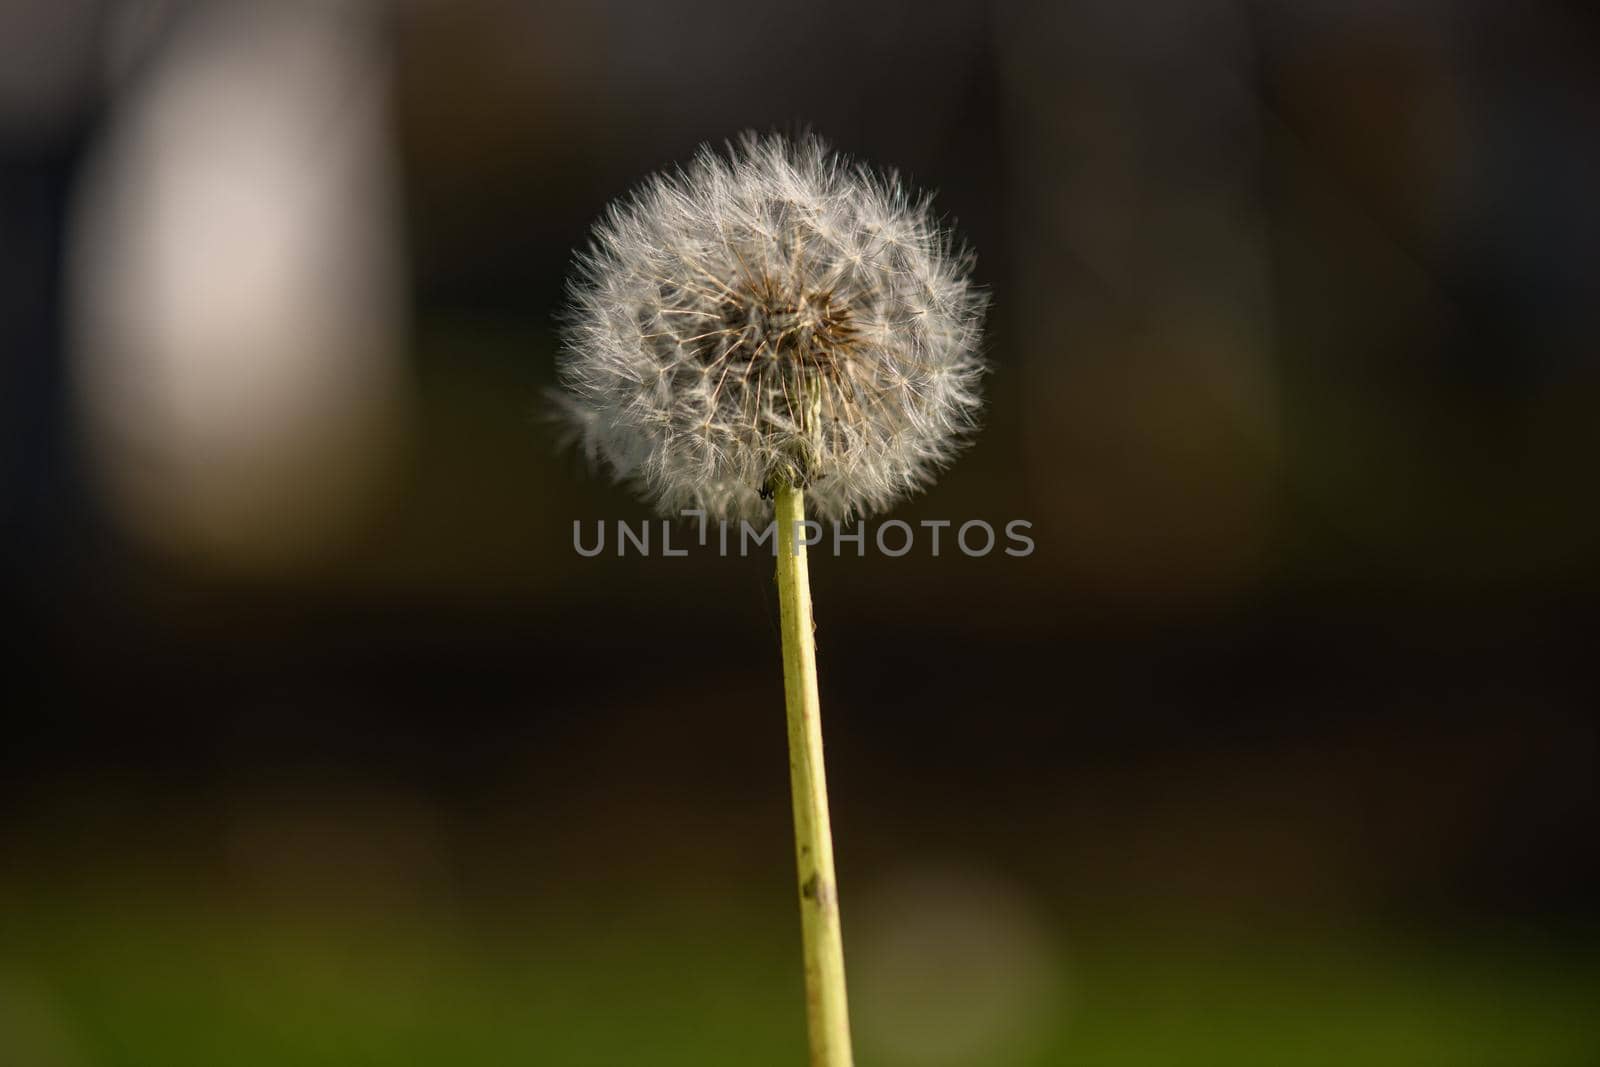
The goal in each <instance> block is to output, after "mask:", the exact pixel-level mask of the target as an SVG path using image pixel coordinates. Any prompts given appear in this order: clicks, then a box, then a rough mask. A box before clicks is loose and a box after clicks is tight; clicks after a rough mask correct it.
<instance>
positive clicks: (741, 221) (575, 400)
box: [557, 134, 987, 519]
mask: <svg viewBox="0 0 1600 1067" xmlns="http://www.w3.org/2000/svg"><path fill="white" fill-rule="evenodd" d="M971 266H972V257H971V255H970V254H969V253H966V252H964V251H961V250H959V249H957V248H956V247H955V246H954V244H953V242H952V239H951V237H950V235H949V234H948V233H947V232H946V231H945V230H943V229H942V228H941V227H940V225H939V224H938V222H937V221H936V219H935V218H934V216H933V214H932V210H931V207H930V202H929V198H928V197H926V196H920V195H913V194H912V193H910V192H908V191H907V190H905V189H904V188H903V187H902V186H901V185H900V183H899V181H898V180H897V179H896V178H895V177H894V176H893V175H888V176H884V175H879V174H876V173H874V172H873V171H871V170H869V169H867V168H866V167H863V166H860V165H857V164H855V163H852V162H851V161H850V160H848V159H846V158H844V157H842V156H839V155H837V154H835V153H833V152H831V151H830V150H829V149H828V148H827V147H826V146H825V145H824V144H823V143H822V142H821V141H820V140H818V139H816V138H811V137H807V138H804V139H802V140H799V141H791V140H789V139H787V138H783V137H779V136H768V137H757V136H754V135H750V134H746V135H745V136H743V137H742V138H740V139H739V140H738V141H736V142H734V143H733V144H731V145H730V146H729V148H728V151H727V153H726V154H718V153H716V152H714V151H712V150H710V149H709V148H706V149H702V150H701V152H700V153H699V154H698V155H697V156H696V157H695V158H694V160H693V161H692V162H691V163H689V164H688V165H687V166H686V167H684V168H682V169H679V170H675V171H671V172H666V173H662V174H658V175H656V176H654V177H652V178H650V179H648V180H647V181H646V182H645V183H644V184H643V185H642V186H641V187H640V188H639V189H637V190H636V191H635V192H634V193H632V194H631V195H630V196H629V197H626V198H624V199H622V200H619V201H617V202H616V203H613V204H612V205H611V207H610V208H609V209H608V210H607V212H606V214H605V216H604V217H603V218H602V219H601V220H600V221H599V222H598V223H597V224H596V225H595V228H594V233H593V238H592V243H591V245H590V246H589V248H588V249H587V250H586V251H585V252H582V253H580V255H579V257H578V262H577V269H576V272H575V274H574V277H573V280H572V283H571V286H570V290H571V298H572V308H571V310H570V312H569V315H568V319H567V322H566V329H565V344H564V346H563V349H562V353H561V356H560V364H559V374H560V380H561V384H562V389H561V390H560V391H559V392H558V394H557V397H558V400H559V403H560V406H561V408H562V410H563V412H564V413H565V415H566V416H567V426H568V428H569V430H570V432H571V435H572V436H573V438H574V439H575V440H576V441H577V442H579V443H580V444H581V446H582V448H583V451H584V452H585V453H586V454H587V455H588V456H589V457H590V459H591V460H593V461H595V462H597V463H599V464H602V465H604V466H606V467H608V468H610V469H611V471H612V472H613V473H614V474H616V476H617V477H619V478H621V479H623V480H626V481H628V482H631V483H633V484H634V485H635V486H637V487H638V489H639V490H640V491H641V492H642V493H643V495H644V496H645V497H646V498H647V499H648V500H649V501H650V502H651V503H652V504H654V505H655V506H656V507H657V508H658V509H660V510H661V511H662V512H664V513H667V514H676V513H677V512H678V511H680V510H682V509H686V508H699V509H702V510H704V511H705V512H706V513H707V514H708V515H709V516H712V517H725V518H752V517H759V516H762V515H764V514H765V513H766V512H767V511H768V510H769V509H770V505H769V503H768V502H767V500H766V499H765V495H766V494H765V490H767V489H768V488H769V487H771V486H774V485H775V484H777V483H779V482H788V483H790V484H794V485H798V486H801V487H802V488H804V489H805V490H806V494H807V496H808V498H809V503H810V507H811V510H812V511H813V512H814V513H815V514H816V515H818V516H819V517H821V518H825V519H827V518H838V519H845V518H849V517H852V516H856V515H865V514H871V513H874V512H878V511H882V510H884V509H886V508H889V507H891V506H892V505H893V504H895V503H896V502H897V501H899V500H900V499H902V498H904V497H905V496H907V495H909V494H911V493H913V492H916V491H918V490H920V489H921V488H923V487H925V486H926V485H927V484H928V483H929V482H930V481H931V480H932V479H933V477H934V476H935V475H936V474H937V473H938V472H939V471H940V470H941V469H943V468H944V467H945V466H946V465H947V464H948V463H949V462H950V461H951V460H952V459H953V458H954V457H955V455H956V454H957V452H959V451H960V449H961V448H962V446H963V445H964V444H965V443H966V441H967V439H968V437H969V436H970V434H971V433H972V431H973V429H974V428H975V425H976V419H977V416H978V413H979V410H980V408H981V403H982V401H981V397H980V393H979V385H980V380H981V378H982V376H983V372H984V364H983V360H982V357H981V355H980V353H979V342H980V338H981V331H982V323H983V315H984V311H985V308H986V306H987V297H986V296H985V294H984V293H982V292H981V291H980V290H978V289H977V288H975V287H974V286H973V284H972V282H971V280H970V271H971Z"/></svg>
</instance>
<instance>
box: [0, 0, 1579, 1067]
mask: <svg viewBox="0 0 1600 1067" xmlns="http://www.w3.org/2000/svg"><path fill="white" fill-rule="evenodd" d="M0 15H3V17H0V315H3V325H4V332H3V339H4V340H3V343H4V346H5V351H4V361H3V364H0V366H3V370H0V387H3V391H0V405H3V407H0V440H3V442H4V445H3V451H0V463H3V467H0V475H3V478H4V482H3V484H4V493H3V496H0V519H3V529H0V539H3V540H0V545H3V548H4V572H3V582H4V584H3V588H4V592H5V593H6V595H7V603H6V607H5V614H6V618H7V620H8V622H9V623H10V627H9V629H10V633H9V635H8V637H7V639H6V641H5V645H4V649H3V660H0V669H3V672H4V673H3V677H4V679H5V683H4V689H5V691H6V692H7V693H8V694H9V696H8V699H7V700H6V705H7V709H8V711H7V715H6V726H5V732H4V741H3V743H0V774H3V782H0V810H3V812H4V815H3V819H0V1061H4V1062H5V1063H8V1064H9V1063H16V1064H18V1065H34V1064H39V1065H67V1064H70V1065H91V1064H93V1065H99V1064H157V1063H159V1064H191V1063H192V1064H212V1063H229V1064H254V1063H262V1064H287V1063H328V1064H348V1063H374V1064H376V1063H385V1064H387V1063H397V1064H398V1063H416V1062H439V1063H453V1064H463V1065H467V1064H478V1063H483V1064H489V1063H512V1062H516V1063H541V1064H542V1063H549V1064H655V1063H663V1064H664V1063H684V1064H718V1063H728V1064H741V1065H742V1064H767V1063H773V1064H798V1063H800V1062H802V1061H803V1059H804V1030H803V1010H802V999H801V986H800V976H799V952H798V927H797V924H796V923H795V921H794V918H795V917H794V914H793V912H794V906H793V899H792V895H793V892H794V890H793V886H792V844H791V840H790V837H789V822H788V819H789V814H788V806H787V804H788V784H787V771H786V762H785V760H786V757H785V752H784V727H783V718H782V715H783V713H782V690H781V683H780V677H779V653H778V641H777V633H776V625H775V618H776V605H775V597H774V593H773V590H772V586H771V577H770V569H771V561H770V559H766V560H762V559H748V560H740V559H737V558H735V559H720V558H717V557H716V556H715V555H714V554H710V553H704V552H699V553H692V554H691V555H690V556H689V557H688V558H685V559H663V558H659V557H656V558H639V557H637V556H628V557H625V558H618V557H616V556H615V555H611V554H607V555H604V556H601V557H599V558H595V559H584V558H581V557H579V556H578V555H577V553H575V552H574V551H573V548H572V543H571V532H572V524H573V521H574V520H582V521H583V522H585V524H586V525H587V526H588V528H590V529H592V523H593V522H594V521H596V520H603V521H605V522H607V523H608V524H610V523H613V522H614V521H615V520H618V519H623V520H627V521H630V522H637V521H638V520H640V519H642V518H644V517H646V512H645V510H644V509H643V508H642V507H641V505H639V504H638V503H637V502H635V501H634V500H633V499H632V498H631V497H630V495H629V494H628V493H627V492H626V491H625V490H623V489H619V488H617V487H613V486H611V485H609V484H608V483H607V482H606V480H605V479H604V478H603V477H600V476H596V475H593V474H591V473H590V472H588V471H586V470H585V469H584V467H583V464H582V463H581V462H580V461H579V460H578V459H576V458H575V457H573V456H570V455H564V454H562V453H561V452H560V451H559V450H558V449H557V448H556V446H555V443H554V434H553V433H552V432H551V428H550V427H549V426H548V425H547V423H546V422H545V421H544V418H543V415H544V410H545V405H544V402H543V399H542V390H543V388H544V387H545V386H547V385H548V384H550V383H551V382H552V381H553V354H554V350H555V346H556V344H557V338H556V333H555V324H554V316H555V314H556V313H557V312H558V311H559V309H560V307H561V303H562V286H563V283H564V278H565V276H566V273H567V270H568V268H569V265H570V257H571V254H572V250H573V248H574V247H576V246H578V245H580V244H581V243H582V242H583V241H584V239H585V234H586V231H587V228H588V226H589V225H590V223H591V222H592V221H593V220H594V218H595V217H596V216H597V215H598V214H599V212H600V211H601V210H602V209H603V207H604V205H605V204H606V203H607V202H608V201H609V200H611V199H612V198H614V197H616V196H618V195H620V194H623V193H624V192H626V191H627V190H628V189H629V188H630V187H631V186H632V185H634V184H635V183H636V182H637V181H639V180H640V178H642V177H643V176H644V175H645V174H647V173H649V172H650V171H652V170H655V169H658V168H661V167H663V166H666V165H669V164H670V163H672V162H674V161H679V160H682V159H684V158H686V157H687V156H688V155H690V154H691V153H692V152H693V151H694V150H695V148H696V147H697V146H698V145H700V144H701V143H703V142H712V143H721V142H722V141H723V140H724V139H726V138H729V137H731V136H733V135H735V134H737V133H738V132H739V131H740V130H742V129H746V128H754V129H758V130H768V129H778V130H784V131H797V130H802V129H811V130H813V131H815V132H817V133H819V134H821V135H823V136H824V137H826V138H828V139H829V140H830V141H831V142H832V143H834V144H835V145H836V146H837V147H838V148H840V149H842V150H844V151H846V152H849V153H851V154H853V155H857V156H859V157H861V158H863V159H866V160H869V161H871V162H874V163H876V164H880V165H884V166H894V167H896V168H899V169H900V171H901V172H902V173H904V174H905V175H906V176H907V178H908V179H909V180H910V181H912V182H914V183H916V184H918V185H921V186H926V187H929V188H932V189H935V190H937V193H938V199H937V205H938V208H939V210H940V211H941V212H943V213H945V214H946V216H947V217H948V218H949V220H950V221H951V223H952V224H953V225H955V226H956V227H957V229H958V231H959V232H960V234H961V235H962V236H963V237H964V238H965V239H966V240H968V241H969V242H970V243H971V244H972V245H973V246H974V247H975V248H976V249H977V251H978V254H979V260H978V277H979V279H980V281H981V282H982V283H983V284H984V285H985V286H987V287H988V288H989V289H990V290H991V292H992V294H993V302H994V304H993V312H992V314H991V318H990V323H989V329H988V334H987V349H988V353H989V355H990V357H991V359H992V362H993V375H992V376H991V378H990V381H989V406H988V412H987V425H986V428H985V429H984V431H983V433H982V435H981V436H980V437H979V438H978V440H977V442H976V444H975V446H974V447H973V448H972V449H971V450H970V452H968V453H967V454H966V455H964V456H963V457H962V458H961V460H960V461H959V462H958V463H957V465H956V466H955V467H954V468H952V469H951V470H950V471H949V472H948V473H947V474H946V475H945V476H944V477H943V478H942V479H941V480H940V481H939V483H938V484H937V485H936V486H935V487H934V488H933V489H931V490H930V491H929V492H928V493H926V494H925V495H923V496H922V497H920V498H918V499H917V500H915V501H912V502H910V503H908V504H906V505H904V506H903V507H901V508H900V509H898V510H897V511H896V512H895V513H894V515H893V517H896V518H902V519H905V520H907V521H910V522H913V523H915V522H917V521H918V520H921V519H950V520H954V521H956V522H957V523H959V522H962V521H965V520H967V519H973V518H981V519H986V520H988V521H990V522H992V523H994V524H995V525H996V526H1000V525H1002V524H1003V523H1005V522H1007V521H1009V520H1012V519H1026V520H1028V521H1031V522H1032V523H1033V529H1032V534H1033V536H1034V538H1035V540H1036V542H1037V546H1038V547H1037V551H1036V552H1035V553H1034V554H1033V555H1032V556H1031V557H1028V558H1026V559H1015V558H1010V557H1007V556H1004V555H1000V554H999V553H996V554H994V555H991V556H989V557H985V558H981V559H974V558H968V557H966V556H964V555H962V554H960V553H959V552H953V551H951V550H950V548H949V546H948V544H947V545H946V547H945V550H944V551H942V552H941V554H940V555H939V556H937V557H934V556H933V555H932V554H931V553H930V552H929V551H928V549H927V542H926V540H919V544H918V547H917V548H916V550H914V551H913V552H912V553H911V554H909V555H907V556H905V557H904V558H900V559H888V558H884V557H883V556H881V555H879V554H877V553H876V552H870V551H869V553H868V554H867V556H866V557H865V558H861V559H857V558H854V557H851V556H848V555H847V556H845V557H843V558H837V559H836V558H833V557H831V556H828V555H822V556H818V557H816V558H815V559H814V560H813V581H814V583H815V595H816V600H817V609H816V612H817V622H818V627H819V629H818V638H819V642H820V665H821V671H822V690H823V709H824V721H825V727H826V733H827V739H828V746H829V747H828V757H829V775H830V781H831V786H832V792H833V807H834V826H835V832H836V835H837V848H838V862H839V868H840V877H841V885H842V894H843V908H844V916H845V934H846V949H847V956H848V959H849V961H850V964H851V980H852V1004H853V1011H854V1014H855V1024H856V1031H857V1038H858V1046H859V1049H858V1051H859V1059H860V1062H862V1063H863V1064H874V1063H876V1064H884V1065H895V1064H983V1065H988V1064H1056V1063H1060V1064H1134V1063H1152V1064H1179V1063H1208V1064H1209V1063H1216V1064H1223V1063H1226V1064H1242V1063H1262V1064H1284V1063H1297V1064H1298V1063H1329V1064H1336V1063H1337V1064H1344V1063H1356V1062H1359V1063H1364V1064H1378V1063H1395V1064H1407V1065H1414V1064H1435V1063H1437V1064H1454V1063H1485V1064H1529V1065H1544V1064H1567V1063H1570V1064H1584V1063H1590V1062H1594V1061H1595V1060H1594V1058H1595V1057H1596V1056H1600V1024H1597V1021H1596V1017H1595V1015H1594V1011H1593V1005H1594V1003H1595V998H1596V994H1597V993H1600V964H1597V962H1596V955H1595V950H1596V948H1597V947H1600V939H1597V934H1596V931H1597V919H1600V913H1597V910H1596V895H1595V891H1596V889H1597V888H1600V866H1597V863H1596V858H1595V851H1594V842H1595V839H1596V834H1597V831H1600V803H1597V799H1596V791H1595V758H1596V730H1595V720H1594V717H1593V709H1594V706H1595V696H1596V693H1595V688H1596V687H1595V684H1594V681H1593V667H1592V664H1591V663H1590V654H1591V650H1592V648H1593V645H1594V638H1593V632H1594V626H1595V623H1594V619H1595V614H1596V609H1597V607H1600V596H1597V594H1600V570H1597V566H1596V565H1597V563H1600V508H1597V506H1596V503H1595V493H1594V484H1595V478H1594V472H1593V468H1594V463H1595V457H1596V455H1597V446H1600V419H1597V416H1596V412H1597V410H1600V311H1597V308H1600V303H1597V299H1596V298H1597V296H1600V292H1597V290H1600V269H1597V268H1600V262H1597V260H1600V252H1597V249H1600V208H1597V207H1596V203H1597V201H1596V196H1595V190H1596V189H1600V64H1597V63H1596V61H1595V57H1596V49H1597V45H1600V37H1597V34H1600V25H1597V23H1596V21H1595V18H1594V16H1593V14H1592V12H1590V11H1589V10H1588V7H1587V5H1584V4H1579V3H1566V4H1561V3H1544V4H1520V5H1511V4H1498V3H1489V2H1480V3H1446V2H1431V3H1430V2H1425V3H1418V4H1407V5H1397V4H1388V3H1380V2H1377V0H1364V2H1357V3H1331V2H1319V0H1279V2H1260V3H1228V2H1220V0H1215V2H1213V0H1190V2H1178V0H1173V2H1164V3H1156V4H1121V3H1114V2H1111V0H1095V2H1070V3H1063V4H1045V3H1038V4H1029V3H1022V2H1012V3H974V2H955V0H931V2H925V3H921V4H904V5H901V4H856V3H844V2H831V0H830V2H821V3H812V4H806V5H771V6H764V5H761V4H752V3H732V2H718V3H709V2H702V3H693V4H683V5H671V4H653V3H647V2H644V0H606V2H602V3H592V4H582V3H571V4H561V3H555V4H513V3H505V2H489V0H471V2H466V3H455V4H445V3H428V2H423V0H417V2H413V3H396V4H388V5H385V4H377V3H345V4H313V3H275V4H249V3H222V4H204V3H181V2H168V3H156V2H152V3H94V2H90V0H73V2H65V3H62V2H58V3H55V4H52V5H45V4H39V3H28V2H25V0H24V2H21V3H18V2H8V3H5V4H0ZM886 517H887V516H886ZM681 532H682V531H680V533H681Z"/></svg>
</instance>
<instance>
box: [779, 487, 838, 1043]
mask: <svg viewBox="0 0 1600 1067" xmlns="http://www.w3.org/2000/svg"><path fill="white" fill-rule="evenodd" d="M775 492H776V497H777V520H778V605H779V614H780V616H781V626H782V629H783V691H784V701H785V704H786V705H787V706H788V711H789V716H788V717H789V783H790V787H791V789H792V791H793V798H794V844H795V862H796V866H797V868H798V875H799V884H800V930H801V938H802V942H803V945H804V954H805V968H806V1021H807V1032H808V1034H809V1035H810V1039H811V1064H812V1067H850V1065H851V1055H850V1014H849V1009H848V1007H847V1004H846V999H845V987H844V945H843V942H842V941H841V939H840V936H839V893H838V884H837V882H836V881H835V880H834V873H833V831H832V829H831V828H830V826H829V823H828V781H827V775H826V773H825V772H824V770H823V765H822V717H821V710H820V704H819V701H818V699H817V647H816V641H815V640H814V638H813V634H812V631H813V629H814V623H813V622H812V617H811V577H810V572H809V570H808V568H807V565H806V546H805V544H804V542H803V541H802V539H801V538H800V537H799V533H800V529H801V522H802V521H803V520H804V519H805V494H804V493H803V492H802V491H801V490H800V489H798V488H796V487H794V486H792V485H789V484H787V483H781V482H780V483H779V484H778V485H777V486H776V487H775Z"/></svg>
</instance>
